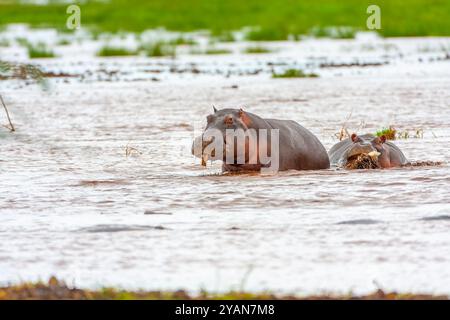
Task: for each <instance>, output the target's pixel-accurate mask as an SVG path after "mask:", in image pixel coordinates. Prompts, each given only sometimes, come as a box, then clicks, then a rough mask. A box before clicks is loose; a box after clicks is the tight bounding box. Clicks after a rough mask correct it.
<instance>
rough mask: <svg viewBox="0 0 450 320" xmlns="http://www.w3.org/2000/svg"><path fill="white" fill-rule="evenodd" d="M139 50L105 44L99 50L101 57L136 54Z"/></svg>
mask: <svg viewBox="0 0 450 320" xmlns="http://www.w3.org/2000/svg"><path fill="white" fill-rule="evenodd" d="M135 55H137V52H136V51H134V50H130V49H127V48H123V47H114V46H105V47H103V48H101V49H100V51H99V52H97V56H99V57H121V56H135Z"/></svg>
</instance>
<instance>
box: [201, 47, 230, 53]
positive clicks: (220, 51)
mask: <svg viewBox="0 0 450 320" xmlns="http://www.w3.org/2000/svg"><path fill="white" fill-rule="evenodd" d="M230 53H231V50H229V49H221V48H208V49H206V50H205V54H230Z"/></svg>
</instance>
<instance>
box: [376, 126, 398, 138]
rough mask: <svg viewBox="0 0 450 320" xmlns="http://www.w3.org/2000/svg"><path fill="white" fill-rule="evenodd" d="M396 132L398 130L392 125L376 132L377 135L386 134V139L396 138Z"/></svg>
mask: <svg viewBox="0 0 450 320" xmlns="http://www.w3.org/2000/svg"><path fill="white" fill-rule="evenodd" d="M396 133H397V130H396V129H395V128H394V127H392V126H390V127H389V128H383V129H381V130H378V131H377V132H376V133H375V135H376V136H377V137H381V136H383V135H384V136H385V137H386V139H388V140H395V138H396Z"/></svg>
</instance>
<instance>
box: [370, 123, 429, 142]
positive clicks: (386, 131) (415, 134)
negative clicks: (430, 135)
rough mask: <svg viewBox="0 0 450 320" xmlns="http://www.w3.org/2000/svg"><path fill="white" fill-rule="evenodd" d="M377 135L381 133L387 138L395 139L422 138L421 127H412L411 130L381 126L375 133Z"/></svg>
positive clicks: (379, 135)
mask: <svg viewBox="0 0 450 320" xmlns="http://www.w3.org/2000/svg"><path fill="white" fill-rule="evenodd" d="M375 135H376V136H377V137H381V136H382V135H384V136H386V139H388V140H396V139H409V138H415V139H422V138H423V129H422V128H419V129H412V130H404V131H398V130H397V129H395V128H394V127H393V126H390V127H389V128H383V129H382V130H379V131H377V132H376V133H375Z"/></svg>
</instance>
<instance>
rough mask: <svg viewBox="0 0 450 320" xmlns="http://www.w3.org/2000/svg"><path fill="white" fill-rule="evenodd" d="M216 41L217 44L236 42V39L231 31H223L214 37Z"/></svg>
mask: <svg viewBox="0 0 450 320" xmlns="http://www.w3.org/2000/svg"><path fill="white" fill-rule="evenodd" d="M216 39H217V40H218V41H219V42H234V41H236V38H235V37H234V35H233V33H232V32H231V31H224V32H222V33H221V34H219V35H218V36H216Z"/></svg>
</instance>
